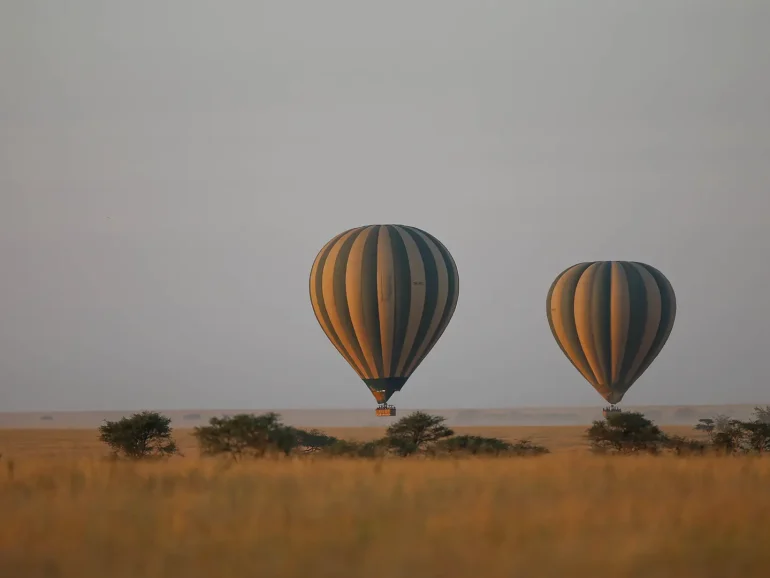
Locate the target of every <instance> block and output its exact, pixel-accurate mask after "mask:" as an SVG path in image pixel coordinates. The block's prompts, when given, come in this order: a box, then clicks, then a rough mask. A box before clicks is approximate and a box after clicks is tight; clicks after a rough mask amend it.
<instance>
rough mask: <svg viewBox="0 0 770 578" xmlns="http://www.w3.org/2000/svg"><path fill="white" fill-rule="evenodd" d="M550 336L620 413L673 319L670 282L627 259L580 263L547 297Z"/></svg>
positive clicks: (648, 267) (656, 351)
mask: <svg viewBox="0 0 770 578" xmlns="http://www.w3.org/2000/svg"><path fill="white" fill-rule="evenodd" d="M546 312H547V315H548V323H549V325H550V326H551V332H552V333H553V336H554V337H555V338H556V342H557V343H558V344H559V347H561V350H562V351H563V352H564V355H566V356H567V358H568V359H569V360H570V361H571V362H572V365H574V366H575V368H576V369H577V370H578V371H579V372H580V373H581V374H582V375H583V377H585V378H586V379H587V380H588V382H589V383H590V384H591V385H593V386H594V388H595V389H596V391H598V392H599V393H600V394H601V396H602V397H603V398H604V399H605V400H607V402H609V403H610V404H611V406H610V407H609V408H606V409H605V412H607V411H619V410H618V409H617V408H615V406H614V404H616V403H619V402H620V400H622V399H623V396H624V395H625V393H626V392H627V391H628V389H629V388H630V387H631V386H632V385H633V384H634V382H635V381H636V380H637V379H639V377H640V376H641V375H642V373H644V371H645V370H646V369H647V368H648V367H649V366H650V364H651V363H652V362H653V360H654V359H655V358H656V357H657V356H658V354H659V353H660V351H661V349H663V346H664V345H665V344H666V341H667V340H668V337H669V335H670V334H671V329H672V328H673V326H674V318H675V317H676V297H675V296H674V289H673V287H671V283H669V281H668V279H666V277H665V276H664V275H663V273H661V272H660V271H658V270H657V269H655V268H654V267H651V266H649V265H645V264H644V263H637V262H629V261H595V262H590V263H579V264H577V265H573V266H572V267H570V268H569V269H566V270H565V271H563V272H562V273H561V274H559V276H558V277H556V280H555V281H554V282H553V284H552V285H551V288H550V290H549V291H548V297H547V298H546Z"/></svg>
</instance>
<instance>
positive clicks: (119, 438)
mask: <svg viewBox="0 0 770 578" xmlns="http://www.w3.org/2000/svg"><path fill="white" fill-rule="evenodd" d="M171 434H172V428H171V418H169V417H166V416H165V415H161V414H160V413H158V412H155V411H143V412H140V413H135V414H133V415H131V416H130V417H124V418H122V419H120V420H118V421H107V420H105V422H104V424H103V425H101V426H99V440H100V441H102V442H104V443H105V444H107V445H108V446H109V447H110V449H111V450H112V452H113V454H114V455H116V456H121V455H122V456H123V457H126V458H131V459H140V458H148V457H164V456H170V455H173V454H176V453H179V450H178V448H177V445H176V442H175V441H174V440H173V439H172V437H171Z"/></svg>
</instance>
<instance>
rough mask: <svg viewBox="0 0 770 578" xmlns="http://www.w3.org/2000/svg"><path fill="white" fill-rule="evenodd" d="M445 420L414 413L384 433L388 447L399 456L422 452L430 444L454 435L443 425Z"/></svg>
mask: <svg viewBox="0 0 770 578" xmlns="http://www.w3.org/2000/svg"><path fill="white" fill-rule="evenodd" d="M445 421H446V418H444V417H441V416H439V415H430V414H428V413H425V412H423V411H415V412H412V413H411V414H409V415H407V416H405V417H402V418H401V419H400V420H398V421H397V422H396V423H394V424H392V425H391V426H390V427H389V428H388V431H387V432H386V433H385V439H386V440H387V443H388V445H389V446H390V447H391V448H392V449H394V450H395V451H396V452H397V453H398V454H399V455H401V456H408V455H410V454H413V453H415V452H418V451H421V450H424V449H425V448H426V447H427V446H429V445H430V444H433V443H435V442H437V441H439V440H441V439H444V438H448V437H449V436H451V435H454V432H453V431H452V430H451V429H450V428H448V427H447V426H445V425H444V422H445Z"/></svg>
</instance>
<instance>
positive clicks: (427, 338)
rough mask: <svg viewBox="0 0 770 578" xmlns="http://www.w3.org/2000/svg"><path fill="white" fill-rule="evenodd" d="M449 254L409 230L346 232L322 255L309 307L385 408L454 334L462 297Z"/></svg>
mask: <svg viewBox="0 0 770 578" xmlns="http://www.w3.org/2000/svg"><path fill="white" fill-rule="evenodd" d="M459 287H460V282H459V277H458V274H457V266H456V265H455V262H454V259H453V258H452V256H451V255H450V254H449V251H448V250H447V248H446V247H445V246H444V245H443V244H442V243H441V242H440V241H439V240H438V239H436V238H435V237H434V236H432V235H431V234H429V233H427V232H425V231H423V230H421V229H418V228H416V227H409V226H405V225H369V226H365V227H356V228H354V229H349V230H347V231H343V232H342V233H340V234H339V235H337V236H336V237H334V238H333V239H331V240H330V241H329V242H328V243H327V244H326V245H325V246H324V247H323V248H322V249H321V250H320V251H319V252H318V255H316V258H315V261H314V262H313V267H312V269H311V271H310V302H311V304H312V306H313V311H314V312H315V315H316V319H317V320H318V323H319V324H320V326H321V329H322V330H323V332H324V333H325V334H326V336H327V337H328V338H329V340H330V341H331V342H332V344H333V345H334V346H335V347H336V348H337V351H339V353H340V354H341V355H342V357H343V358H345V360H346V361H347V362H348V363H349V364H350V366H351V367H352V368H353V370H354V371H355V372H356V373H357V374H358V376H359V377H360V378H361V379H362V380H363V382H364V383H365V384H366V386H367V387H368V388H369V391H371V393H372V395H373V396H374V398H375V399H376V400H377V402H378V403H379V406H378V407H377V409H376V410H375V413H376V415H378V416H394V415H396V409H395V408H394V407H393V406H390V405H388V400H389V399H390V397H391V396H392V395H393V394H394V393H395V392H397V391H400V390H401V388H402V387H403V386H404V384H405V383H406V381H407V380H408V379H409V377H410V376H411V375H412V373H413V372H414V371H415V370H416V369H417V367H418V366H419V365H420V363H421V362H422V360H423V359H425V357H426V356H427V355H428V353H430V351H431V349H433V347H434V346H435V345H436V342H437V341H438V340H439V338H440V337H441V335H442V334H443V333H444V330H445V329H446V328H447V325H448V324H449V321H450V319H451V318H452V315H453V314H454V311H455V307H457V297H458V294H459Z"/></svg>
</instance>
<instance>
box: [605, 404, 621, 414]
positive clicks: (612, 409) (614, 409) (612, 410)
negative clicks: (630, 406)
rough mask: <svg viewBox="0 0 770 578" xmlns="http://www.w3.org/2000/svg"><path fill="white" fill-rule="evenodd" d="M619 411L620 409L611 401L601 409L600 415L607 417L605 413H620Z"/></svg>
mask: <svg viewBox="0 0 770 578" xmlns="http://www.w3.org/2000/svg"><path fill="white" fill-rule="evenodd" d="M620 412H621V409H620V408H619V407H618V406H616V405H615V404H612V403H611V404H610V405H608V406H606V407H605V408H604V409H603V410H602V415H604V417H607V415H608V414H611V413H620Z"/></svg>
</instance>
